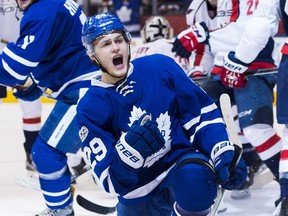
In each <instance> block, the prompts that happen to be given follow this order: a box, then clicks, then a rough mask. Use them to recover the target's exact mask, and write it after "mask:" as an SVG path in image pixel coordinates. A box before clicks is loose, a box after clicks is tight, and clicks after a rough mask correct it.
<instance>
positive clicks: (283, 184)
mask: <svg viewBox="0 0 288 216" xmlns="http://www.w3.org/2000/svg"><path fill="white" fill-rule="evenodd" d="M279 183H280V191H281V192H280V193H281V198H284V197H286V198H288V179H287V178H281V179H280V180H279Z"/></svg>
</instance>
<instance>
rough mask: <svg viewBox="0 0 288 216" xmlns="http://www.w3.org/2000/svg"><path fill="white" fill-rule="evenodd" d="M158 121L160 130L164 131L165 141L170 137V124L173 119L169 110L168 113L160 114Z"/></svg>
mask: <svg viewBox="0 0 288 216" xmlns="http://www.w3.org/2000/svg"><path fill="white" fill-rule="evenodd" d="M156 122H157V124H158V128H159V130H160V132H161V133H162V135H163V137H164V139H165V141H167V140H169V139H170V133H171V130H170V126H171V120H170V116H169V115H168V112H167V111H166V113H164V114H162V113H161V114H160V116H159V117H158V118H157V119H156Z"/></svg>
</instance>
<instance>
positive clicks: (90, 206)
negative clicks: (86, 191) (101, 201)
mask: <svg viewBox="0 0 288 216" xmlns="http://www.w3.org/2000/svg"><path fill="white" fill-rule="evenodd" d="M76 201H77V203H78V204H79V205H80V206H81V207H82V208H84V209H86V210H88V211H91V212H95V213H98V214H109V213H113V212H115V211H116V207H107V206H102V205H98V204H96V203H94V202H91V201H89V200H87V199H86V198H84V197H83V196H81V195H77V197H76Z"/></svg>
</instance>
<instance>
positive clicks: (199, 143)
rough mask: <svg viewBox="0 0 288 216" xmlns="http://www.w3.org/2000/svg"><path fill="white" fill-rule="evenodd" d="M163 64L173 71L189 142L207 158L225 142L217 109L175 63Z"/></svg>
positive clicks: (182, 120) (183, 124) (225, 135)
mask: <svg viewBox="0 0 288 216" xmlns="http://www.w3.org/2000/svg"><path fill="white" fill-rule="evenodd" d="M170 61H171V60H170ZM163 65H164V64H163ZM165 65H169V68H168V69H167V70H169V71H172V72H170V73H171V74H172V79H173V82H172V83H173V87H174V90H175V92H176V100H177V106H178V109H179V117H180V122H181V124H182V126H183V127H184V128H185V130H187V132H188V134H189V136H190V141H191V143H192V144H193V145H195V146H196V148H197V149H199V150H201V151H202V152H203V153H205V154H206V155H207V156H209V157H210V153H211V150H212V148H213V146H214V145H215V144H217V143H218V142H222V141H227V140H228V135H227V132H226V128H225V124H224V122H223V119H222V115H221V113H220V110H219V109H218V108H217V106H216V104H215V103H214V102H213V101H212V99H211V98H210V96H209V95H208V94H207V93H206V92H204V90H203V89H201V88H200V87H199V86H197V85H196V84H195V83H194V82H193V81H191V80H190V79H189V78H188V77H187V75H186V74H185V72H184V71H183V70H182V69H181V68H180V67H179V66H178V65H177V64H175V63H173V64H165Z"/></svg>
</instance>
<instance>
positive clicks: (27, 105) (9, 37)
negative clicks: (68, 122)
mask: <svg viewBox="0 0 288 216" xmlns="http://www.w3.org/2000/svg"><path fill="white" fill-rule="evenodd" d="M0 7H1V9H2V13H1V14H0V26H1V31H0V38H1V42H0V50H1V52H2V50H3V48H4V47H5V46H6V45H7V43H9V41H13V42H14V41H16V40H17V38H18V37H19V26H20V19H21V17H22V12H21V11H20V10H19V8H18V6H17V3H16V1H10V0H3V1H1V2H0ZM19 104H20V107H21V111H22V128H23V132H24V137H25V141H24V149H25V153H26V169H27V170H31V171H35V165H34V163H33V162H32V156H31V151H32V145H33V143H34V141H35V139H36V137H37V136H38V132H39V130H40V128H41V111H42V105H41V103H40V99H39V98H37V99H36V100H34V101H23V100H21V99H19Z"/></svg>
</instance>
